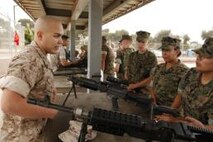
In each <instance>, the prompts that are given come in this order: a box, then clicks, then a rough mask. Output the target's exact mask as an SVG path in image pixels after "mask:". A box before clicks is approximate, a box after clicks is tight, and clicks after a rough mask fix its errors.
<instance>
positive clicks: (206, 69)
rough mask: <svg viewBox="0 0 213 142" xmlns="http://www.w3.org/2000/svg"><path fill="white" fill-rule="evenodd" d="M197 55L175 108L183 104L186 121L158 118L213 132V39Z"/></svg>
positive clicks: (208, 39)
mask: <svg viewBox="0 0 213 142" xmlns="http://www.w3.org/2000/svg"><path fill="white" fill-rule="evenodd" d="M194 52H195V53H197V55H198V56H197V60H196V68H192V69H190V70H189V71H188V72H187V74H186V75H185V76H184V77H183V79H182V80H181V81H180V84H179V87H178V95H177V96H176V98H175V101H174V103H173V105H172V106H173V107H174V108H178V107H179V106H180V105H181V104H182V108H183V116H184V119H182V120H180V119H178V118H172V117H171V116H168V115H167V116H165V115H164V116H157V119H158V120H164V121H173V122H179V121H183V120H184V122H185V123H188V124H189V125H193V126H197V127H201V128H207V129H211V130H213V124H212V120H213V107H212V106H213V38H212V37H209V38H207V39H206V40H205V42H204V44H203V45H202V47H201V48H199V49H197V50H194Z"/></svg>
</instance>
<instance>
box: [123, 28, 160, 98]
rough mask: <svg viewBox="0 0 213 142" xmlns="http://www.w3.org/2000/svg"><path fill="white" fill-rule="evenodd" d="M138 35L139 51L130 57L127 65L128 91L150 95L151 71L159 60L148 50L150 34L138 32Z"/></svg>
mask: <svg viewBox="0 0 213 142" xmlns="http://www.w3.org/2000/svg"><path fill="white" fill-rule="evenodd" d="M136 34H137V38H136V40H137V46H138V50H137V51H135V52H133V53H131V54H130V55H129V61H128V65H127V76H126V79H127V80H128V81H129V86H128V90H139V91H140V92H141V91H142V93H144V94H148V90H147V88H146V86H147V84H148V83H149V81H150V72H151V70H152V69H153V68H154V67H155V66H156V65H157V58H156V56H155V54H154V53H152V52H150V51H149V50H148V49H147V48H148V40H149V36H150V33H149V32H146V31H138V32H137V33H136Z"/></svg>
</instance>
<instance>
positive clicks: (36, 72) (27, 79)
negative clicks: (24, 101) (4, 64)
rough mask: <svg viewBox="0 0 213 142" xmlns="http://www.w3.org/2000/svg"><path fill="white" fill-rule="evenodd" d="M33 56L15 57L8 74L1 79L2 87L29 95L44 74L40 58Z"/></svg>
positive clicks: (0, 84)
mask: <svg viewBox="0 0 213 142" xmlns="http://www.w3.org/2000/svg"><path fill="white" fill-rule="evenodd" d="M32 58H33V57H29V56H27V55H26V56H23V55H22V56H19V57H17V58H14V59H13V60H12V62H11V63H10V65H9V67H8V72H7V74H6V76H5V77H3V78H2V79H1V81H0V87H1V88H2V89H4V88H7V89H10V90H12V91H14V92H16V93H18V94H20V95H21V96H23V97H27V96H28V94H29V92H30V90H31V89H32V88H33V87H34V86H35V84H36V82H37V81H38V80H40V77H41V74H43V72H42V68H41V66H39V65H41V63H39V60H38V58H34V59H32ZM30 59H32V60H30Z"/></svg>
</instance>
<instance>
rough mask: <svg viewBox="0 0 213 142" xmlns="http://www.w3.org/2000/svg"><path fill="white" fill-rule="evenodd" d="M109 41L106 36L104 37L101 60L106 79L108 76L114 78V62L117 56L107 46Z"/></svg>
mask: <svg viewBox="0 0 213 142" xmlns="http://www.w3.org/2000/svg"><path fill="white" fill-rule="evenodd" d="M106 43H107V39H106V37H105V36H102V49H101V54H102V59H101V69H102V71H103V72H104V78H105V79H106V78H107V76H114V61H115V55H114V53H113V50H112V48H111V47H109V46H107V44H106ZM105 79H104V80H105Z"/></svg>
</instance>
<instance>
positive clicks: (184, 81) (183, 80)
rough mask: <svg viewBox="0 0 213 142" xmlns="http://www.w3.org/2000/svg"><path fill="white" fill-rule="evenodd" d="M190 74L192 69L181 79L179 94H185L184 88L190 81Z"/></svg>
mask: <svg viewBox="0 0 213 142" xmlns="http://www.w3.org/2000/svg"><path fill="white" fill-rule="evenodd" d="M190 74H191V70H189V71H187V73H185V75H184V76H183V77H182V79H181V80H180V83H179V85H178V94H183V90H184V89H185V87H186V85H187V84H188V83H189V81H188V80H189V79H188V77H189V76H190Z"/></svg>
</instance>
